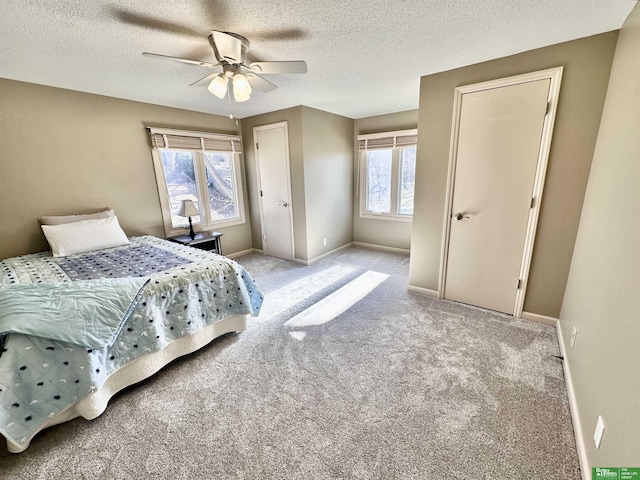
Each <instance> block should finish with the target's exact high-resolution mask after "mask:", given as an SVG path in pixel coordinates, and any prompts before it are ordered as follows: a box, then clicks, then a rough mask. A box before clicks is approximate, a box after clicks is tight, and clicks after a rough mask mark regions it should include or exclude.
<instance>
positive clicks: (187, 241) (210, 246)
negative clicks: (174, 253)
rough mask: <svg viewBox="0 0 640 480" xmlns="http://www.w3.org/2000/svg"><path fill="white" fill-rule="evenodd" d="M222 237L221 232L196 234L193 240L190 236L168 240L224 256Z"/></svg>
mask: <svg viewBox="0 0 640 480" xmlns="http://www.w3.org/2000/svg"><path fill="white" fill-rule="evenodd" d="M220 237H222V234H221V233H220V232H202V233H196V236H195V238H194V239H193V240H192V239H191V236H190V235H180V236H179V237H171V238H169V239H168V240H171V241H172V242H176V243H180V244H182V245H189V246H190V247H194V248H199V249H200V250H208V251H210V252H213V253H217V254H218V255H222V242H221V241H220Z"/></svg>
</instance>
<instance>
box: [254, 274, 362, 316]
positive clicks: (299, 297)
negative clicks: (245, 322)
mask: <svg viewBox="0 0 640 480" xmlns="http://www.w3.org/2000/svg"><path fill="white" fill-rule="evenodd" d="M354 270H355V268H353V267H343V266H339V265H336V266H334V267H331V268H327V269H326V270H322V271H321V272H318V273H315V274H313V275H309V276H308V277H304V278H301V279H300V280H296V281H295V282H292V283H290V284H288V285H286V286H284V287H283V288H281V289H279V290H276V291H275V292H272V293H270V294H268V295H266V296H265V299H264V304H263V305H262V310H261V311H260V316H259V317H258V320H259V321H261V322H266V321H267V320H269V319H271V318H273V317H275V316H276V315H278V314H279V313H282V312H284V311H285V310H287V309H288V308H291V307H293V306H294V305H295V304H297V303H299V302H302V301H303V300H305V299H306V298H308V297H311V296H313V295H315V294H316V293H318V292H319V291H320V290H322V289H323V288H326V287H328V286H329V285H331V284H332V283H334V282H337V281H338V280H340V279H341V278H343V277H345V276H347V275H349V274H350V273H351V272H353V271H354Z"/></svg>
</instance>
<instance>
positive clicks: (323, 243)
mask: <svg viewBox="0 0 640 480" xmlns="http://www.w3.org/2000/svg"><path fill="white" fill-rule="evenodd" d="M322 245H324V246H325V247H326V246H327V239H326V238H323V239H322Z"/></svg>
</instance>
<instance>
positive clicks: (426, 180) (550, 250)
mask: <svg viewBox="0 0 640 480" xmlns="http://www.w3.org/2000/svg"><path fill="white" fill-rule="evenodd" d="M617 35H618V33H617V32H609V33H605V34H602V35H596V36H593V37H588V38H583V39H580V40H575V41H571V42H566V43H562V44H559V45H554V46H551V47H546V48H541V49H538V50H532V51H529V52H525V53H521V54H518V55H513V56H511V57H506V58H501V59H498V60H493V61H490V62H485V63H480V64H477V65H471V66H469V67H463V68H459V69H456V70H451V71H448V72H443V73H438V74H434V75H429V76H425V77H422V79H421V82H420V112H419V118H418V161H417V166H416V194H415V213H414V219H413V231H412V238H411V268H410V277H409V284H410V285H414V286H417V287H422V288H427V289H431V290H437V288H438V275H439V267H440V248H441V241H442V231H443V213H444V202H445V189H446V181H447V167H448V161H449V141H450V137H451V119H452V112H453V95H454V89H455V88H456V87H458V86H461V85H469V84H473V83H478V82H482V81H486V80H492V79H497V78H502V77H508V76H511V75H517V74H522V73H527V72H532V71H537V70H543V69H547V68H551V67H556V66H560V65H562V66H564V67H565V70H564V75H563V78H562V87H561V91H560V100H559V106H558V112H557V116H556V124H555V129H554V136H553V143H552V146H551V153H550V157H549V166H548V170H547V178H546V183H545V190H544V197H543V201H542V208H541V213H540V220H539V224H538V232H537V235H536V243H535V248H534V252H533V260H532V265H531V271H530V275H529V285H528V290H527V296H526V299H525V305H524V309H525V311H527V312H531V313H536V314H540V315H548V316H551V317H557V316H558V314H559V313H560V307H561V304H562V298H563V296H564V289H565V285H566V280H567V275H568V272H569V264H570V262H571V255H572V252H573V245H574V242H575V236H576V232H577V228H578V222H579V218H580V211H581V208H582V201H583V198H584V191H585V187H586V183H587V177H588V175H589V168H590V165H591V159H592V156H593V149H594V146H595V140H596V136H597V132H598V126H599V124H600V116H601V113H602V105H603V102H604V96H605V92H606V88H607V83H608V80H609V71H610V66H611V62H612V59H613V52H614V49H615V44H616V39H617Z"/></svg>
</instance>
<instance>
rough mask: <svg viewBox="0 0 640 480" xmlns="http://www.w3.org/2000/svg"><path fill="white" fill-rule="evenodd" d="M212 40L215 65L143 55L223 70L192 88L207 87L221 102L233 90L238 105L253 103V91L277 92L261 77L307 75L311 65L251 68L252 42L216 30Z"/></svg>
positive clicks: (292, 63)
mask: <svg viewBox="0 0 640 480" xmlns="http://www.w3.org/2000/svg"><path fill="white" fill-rule="evenodd" d="M208 38H209V44H210V45H211V47H212V48H213V54H214V56H215V58H216V60H217V61H218V63H215V64H214V63H210V62H206V61H202V60H191V59H188V58H181V57H172V56H169V55H161V54H158V53H150V52H144V53H143V55H145V56H147V57H155V58H161V59H167V60H173V61H176V62H181V63H186V64H189V65H197V66H201V67H207V68H213V69H218V68H219V67H222V72H219V73H218V72H214V73H212V74H210V75H207V76H206V77H204V78H201V79H200V80H198V81H196V82H194V83H192V84H191V86H205V85H207V86H208V89H209V91H210V92H211V93H212V94H214V95H215V96H216V97H218V98H220V99H222V98H224V97H225V96H226V94H227V91H228V90H229V89H231V90H232V91H233V98H234V99H235V101H236V102H246V101H247V100H249V97H250V95H251V92H252V89H253V88H256V89H257V90H260V91H263V92H270V91H272V90H274V89H276V88H277V86H276V85H275V84H273V83H271V82H270V81H268V80H266V79H264V78H262V77H261V76H260V75H271V74H282V73H307V64H306V63H305V62H304V61H302V60H298V61H283V62H251V63H249V64H247V63H246V62H247V53H248V52H249V47H250V43H249V40H247V39H246V38H245V37H243V36H242V35H239V34H237V33H231V32H222V31H219V30H212V31H211V34H210V35H209V37H208ZM259 74H260V75H259ZM229 96H231V94H229Z"/></svg>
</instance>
